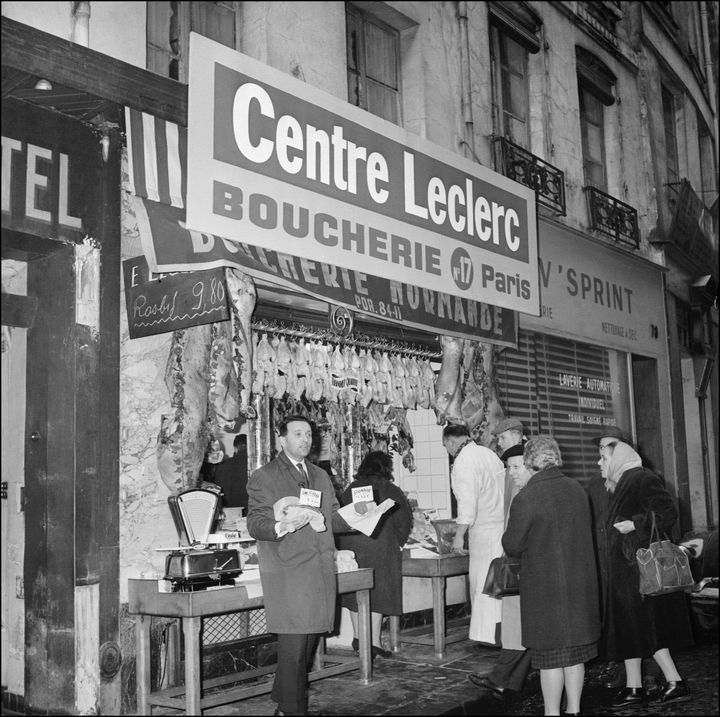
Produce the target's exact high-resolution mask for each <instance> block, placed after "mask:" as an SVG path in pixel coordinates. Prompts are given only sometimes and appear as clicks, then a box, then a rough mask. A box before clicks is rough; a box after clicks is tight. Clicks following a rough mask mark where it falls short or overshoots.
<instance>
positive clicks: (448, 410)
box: [435, 336, 465, 426]
mask: <svg viewBox="0 0 720 717" xmlns="http://www.w3.org/2000/svg"><path fill="white" fill-rule="evenodd" d="M464 347H465V340H464V339H459V338H457V337H455V336H443V337H442V351H443V355H442V365H441V366H440V372H439V373H438V377H437V381H435V415H436V416H437V422H438V424H439V425H441V426H442V425H443V424H444V423H446V422H449V423H461V422H462V413H461V410H460V408H461V400H462V399H461V396H462V380H461V379H462V357H463V348H464Z"/></svg>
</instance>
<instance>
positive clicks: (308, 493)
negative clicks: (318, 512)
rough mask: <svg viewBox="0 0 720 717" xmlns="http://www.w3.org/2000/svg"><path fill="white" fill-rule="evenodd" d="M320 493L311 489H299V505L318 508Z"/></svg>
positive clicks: (320, 498)
mask: <svg viewBox="0 0 720 717" xmlns="http://www.w3.org/2000/svg"><path fill="white" fill-rule="evenodd" d="M321 500H322V492H321V491H319V490H312V488H300V505H310V506H312V507H313V508H319V507H320V501H321Z"/></svg>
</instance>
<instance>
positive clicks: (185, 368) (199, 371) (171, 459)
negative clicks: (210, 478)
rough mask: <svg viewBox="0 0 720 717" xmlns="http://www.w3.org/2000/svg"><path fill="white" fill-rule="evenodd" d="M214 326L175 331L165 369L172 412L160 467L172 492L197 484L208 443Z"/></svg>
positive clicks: (165, 421) (160, 444)
mask: <svg viewBox="0 0 720 717" xmlns="http://www.w3.org/2000/svg"><path fill="white" fill-rule="evenodd" d="M210 335H211V325H210V324H203V325H202V326H191V327H189V328H187V329H180V330H179V331H175V332H173V335H172V342H171V345H170V354H169V356H168V362H167V365H166V369H165V385H166V386H167V389H168V392H169V393H170V405H171V413H169V414H168V415H164V416H163V417H162V423H161V426H160V432H159V434H158V438H157V447H156V455H157V462H158V470H159V472H160V478H161V479H162V481H163V483H164V484H165V485H166V486H167V487H168V488H169V489H170V490H171V491H172V492H177V491H180V490H187V489H190V488H195V487H196V486H197V479H198V475H199V473H200V466H201V465H202V462H203V458H204V456H205V451H206V449H207V445H208V430H207V407H208V384H207V380H206V377H205V372H206V370H207V365H208V361H209V359H210V343H211V342H210Z"/></svg>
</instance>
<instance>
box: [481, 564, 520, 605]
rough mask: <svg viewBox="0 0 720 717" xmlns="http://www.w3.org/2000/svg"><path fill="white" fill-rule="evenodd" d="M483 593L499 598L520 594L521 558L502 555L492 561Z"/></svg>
mask: <svg viewBox="0 0 720 717" xmlns="http://www.w3.org/2000/svg"><path fill="white" fill-rule="evenodd" d="M482 591H483V594H484V595H490V596H491V597H494V598H497V599H498V600H499V599H500V598H502V597H506V596H507V595H519V594H520V559H519V558H509V557H508V556H507V555H501V556H500V557H499V558H493V559H492V560H491V561H490V567H489V568H488V573H487V577H486V578H485V585H484V586H483V590H482Z"/></svg>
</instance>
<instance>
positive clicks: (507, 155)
mask: <svg viewBox="0 0 720 717" xmlns="http://www.w3.org/2000/svg"><path fill="white" fill-rule="evenodd" d="M496 142H498V143H499V146H500V164H501V171H502V173H503V174H504V175H505V176H506V177H509V178H510V179H512V180H514V181H516V182H520V184H524V185H525V186H526V187H530V189H533V190H535V193H536V197H537V201H538V203H539V204H542V205H543V206H545V207H548V208H549V209H552V211H554V212H556V213H557V214H560V215H562V216H565V174H564V173H563V172H561V171H560V170H559V169H557V167H553V166H552V164H548V163H547V162H545V161H543V160H542V159H540V157H536V156H535V155H534V154H531V153H530V152H528V151H527V150H526V149H523V148H522V147H520V146H518V145H517V144H514V143H513V142H511V141H510V140H509V139H506V138H505V137H497V138H496Z"/></svg>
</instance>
